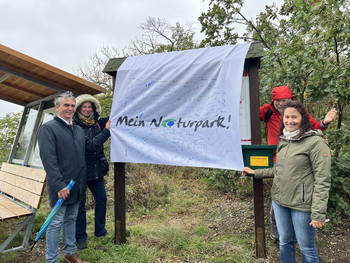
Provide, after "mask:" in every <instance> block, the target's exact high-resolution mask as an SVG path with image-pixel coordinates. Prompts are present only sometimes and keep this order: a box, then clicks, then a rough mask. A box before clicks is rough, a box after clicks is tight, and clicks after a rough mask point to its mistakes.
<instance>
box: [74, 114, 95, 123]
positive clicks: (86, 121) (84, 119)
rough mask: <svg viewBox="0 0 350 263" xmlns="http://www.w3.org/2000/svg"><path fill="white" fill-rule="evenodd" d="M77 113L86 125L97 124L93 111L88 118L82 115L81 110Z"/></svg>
mask: <svg viewBox="0 0 350 263" xmlns="http://www.w3.org/2000/svg"><path fill="white" fill-rule="evenodd" d="M77 113H78V117H79V119H80V121H81V122H82V123H83V124H85V125H86V126H92V125H94V124H95V117H94V113H93V112H92V113H91V114H90V116H89V117H88V118H87V117H85V116H84V115H82V114H81V113H80V112H77Z"/></svg>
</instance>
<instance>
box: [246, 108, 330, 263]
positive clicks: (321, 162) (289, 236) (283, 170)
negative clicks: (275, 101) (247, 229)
mask: <svg viewBox="0 0 350 263" xmlns="http://www.w3.org/2000/svg"><path fill="white" fill-rule="evenodd" d="M282 118H283V120H282V126H281V136H280V140H279V142H278V145H277V158H276V166H275V167H273V168H267V169H257V170H255V171H254V170H252V169H250V168H249V167H245V168H244V169H243V170H242V175H246V174H253V175H254V177H255V178H266V177H273V178H274V180H273V185H272V189H271V197H272V200H273V201H272V205H273V209H274V212H275V215H276V223H277V229H278V232H279V235H280V237H279V240H280V257H281V261H282V263H289V262H291V263H292V262H293V263H294V262H295V246H294V240H295V238H296V239H297V241H298V244H299V247H300V250H301V252H302V255H303V262H304V263H305V262H312V263H317V262H318V253H317V249H316V246H315V234H316V228H320V227H322V226H323V225H324V222H325V219H326V210H327V202H328V193H329V189H330V185H331V174H330V166H331V157H330V149H329V147H328V144H327V143H326V141H325V139H324V138H323V134H322V132H321V131H320V130H313V128H312V126H311V124H310V120H309V116H308V113H307V111H306V109H305V107H304V106H303V105H302V104H301V103H299V102H296V101H290V102H288V103H287V104H286V105H285V107H284V111H283V115H282Z"/></svg>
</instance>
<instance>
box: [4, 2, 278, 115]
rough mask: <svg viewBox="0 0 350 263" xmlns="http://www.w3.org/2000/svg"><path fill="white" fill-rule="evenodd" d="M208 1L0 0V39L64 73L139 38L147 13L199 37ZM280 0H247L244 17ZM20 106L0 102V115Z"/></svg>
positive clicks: (251, 15)
mask: <svg viewBox="0 0 350 263" xmlns="http://www.w3.org/2000/svg"><path fill="white" fill-rule="evenodd" d="M208 3H209V1H208V0H205V1H204V2H203V1H202V0H99V1H93V0H12V1H9V0H0V24H1V25H2V26H1V30H0V43H1V44H2V45H4V46H7V47H9V48H12V49H14V50H17V51H19V52H21V53H24V54H26V55H28V56H31V57H33V58H35V59H38V60H40V61H42V62H45V63H47V64H50V65H52V66H54V67H57V68H59V69H62V70H64V71H67V72H70V73H73V74H74V73H75V72H77V70H78V69H79V68H80V67H83V66H84V65H85V64H89V63H90V57H91V56H92V55H93V54H94V53H98V52H99V51H100V49H101V48H102V47H103V46H109V47H116V48H117V49H118V50H122V49H123V48H124V47H128V46H129V44H130V41H131V40H134V39H135V38H136V37H139V38H140V37H141V29H140V24H141V23H143V22H145V20H146V19H147V17H157V18H161V19H166V20H167V21H168V22H169V23H170V24H172V25H173V24H175V23H176V22H180V23H181V24H185V23H192V26H193V29H194V31H195V32H196V35H197V39H201V38H202V37H201V35H200V33H199V32H200V29H201V26H200V23H199V21H198V17H199V16H200V14H201V13H202V12H205V11H206V10H207V9H208ZM272 3H277V5H278V6H280V5H281V4H282V3H283V0H271V1H270V0H265V1H256V0H245V4H244V8H243V13H244V14H245V15H246V16H247V17H248V18H255V16H256V15H257V14H258V13H259V12H261V11H264V9H265V5H270V4H272ZM21 110H22V107H19V106H17V105H14V104H12V103H6V102H4V101H2V100H0V117H3V116H5V115H6V113H9V112H18V111H21Z"/></svg>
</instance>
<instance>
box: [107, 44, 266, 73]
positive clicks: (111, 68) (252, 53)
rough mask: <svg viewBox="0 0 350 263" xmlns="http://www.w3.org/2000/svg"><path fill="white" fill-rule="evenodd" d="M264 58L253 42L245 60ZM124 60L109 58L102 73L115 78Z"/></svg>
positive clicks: (261, 50) (259, 46)
mask: <svg viewBox="0 0 350 263" xmlns="http://www.w3.org/2000/svg"><path fill="white" fill-rule="evenodd" d="M263 56H264V50H263V45H262V43H261V42H253V43H251V45H250V48H249V50H248V53H247V56H246V59H248V58H261V57H263ZM125 59H126V58H125V57H122V58H111V59H110V60H109V61H108V62H107V64H106V66H105V67H104V69H103V70H102V72H104V73H107V74H109V75H111V76H113V77H115V76H116V72H117V71H118V69H119V67H120V66H121V65H122V64H123V62H124V60H125Z"/></svg>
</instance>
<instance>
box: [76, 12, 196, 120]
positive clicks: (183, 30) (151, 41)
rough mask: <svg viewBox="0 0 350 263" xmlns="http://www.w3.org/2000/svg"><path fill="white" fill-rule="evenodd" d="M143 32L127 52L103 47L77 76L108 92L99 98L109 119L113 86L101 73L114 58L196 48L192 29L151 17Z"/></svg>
mask: <svg viewBox="0 0 350 263" xmlns="http://www.w3.org/2000/svg"><path fill="white" fill-rule="evenodd" d="M141 28H142V30H143V32H144V33H143V34H142V38H141V39H138V38H136V39H135V40H133V41H131V44H130V46H129V47H128V48H125V49H124V50H123V52H122V55H121V54H120V53H121V52H120V51H119V50H118V49H117V48H115V47H108V46H107V47H105V46H104V47H102V48H101V50H100V51H99V52H98V53H94V54H93V55H92V57H91V65H85V66H84V67H83V68H80V69H79V71H78V75H79V76H80V77H82V78H84V79H87V80H89V81H91V82H93V83H95V84H97V85H99V86H101V87H104V88H105V89H106V90H107V93H106V94H100V95H98V96H97V98H98V99H99V101H100V103H101V107H102V111H103V112H102V115H104V116H108V115H109V113H110V109H111V106H112V98H113V83H112V78H111V76H109V75H108V74H105V73H103V72H102V70H103V68H104V67H105V66H106V64H107V62H108V61H109V60H110V59H111V58H116V57H128V56H137V55H144V54H151V53H160V52H170V51H177V50H185V49H191V48H196V47H197V44H196V42H195V41H194V40H193V37H194V34H195V33H194V32H193V31H192V28H191V25H181V24H180V23H176V24H175V25H170V24H169V23H168V22H167V21H166V20H164V19H160V18H153V17H148V18H147V19H146V22H144V23H142V24H141Z"/></svg>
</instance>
